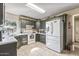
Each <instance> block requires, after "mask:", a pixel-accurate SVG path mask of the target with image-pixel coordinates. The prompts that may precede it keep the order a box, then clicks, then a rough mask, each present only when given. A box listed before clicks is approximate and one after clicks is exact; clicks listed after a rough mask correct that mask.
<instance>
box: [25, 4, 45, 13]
mask: <svg viewBox="0 0 79 59" xmlns="http://www.w3.org/2000/svg"><path fill="white" fill-rule="evenodd" d="M26 6H28V7H30V8H32V9H34V10H36V11H38V12H40V13H45V10H43V9H42V8H40V7H38V6H36V5H35V4H32V3H27V4H26Z"/></svg>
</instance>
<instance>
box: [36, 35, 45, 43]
mask: <svg viewBox="0 0 79 59" xmlns="http://www.w3.org/2000/svg"><path fill="white" fill-rule="evenodd" d="M36 41H37V42H41V43H44V44H45V43H46V36H45V35H42V34H36Z"/></svg>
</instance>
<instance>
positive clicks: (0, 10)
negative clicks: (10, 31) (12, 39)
mask: <svg viewBox="0 0 79 59" xmlns="http://www.w3.org/2000/svg"><path fill="white" fill-rule="evenodd" d="M3 9H4V6H3V3H0V25H2V24H3Z"/></svg>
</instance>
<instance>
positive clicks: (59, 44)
mask: <svg viewBox="0 0 79 59" xmlns="http://www.w3.org/2000/svg"><path fill="white" fill-rule="evenodd" d="M46 46H47V47H48V48H49V49H51V50H54V51H56V52H62V51H63V21H62V20H61V18H54V19H53V20H52V21H48V22H46Z"/></svg>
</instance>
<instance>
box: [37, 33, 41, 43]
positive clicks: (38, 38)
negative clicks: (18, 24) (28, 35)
mask: <svg viewBox="0 0 79 59" xmlns="http://www.w3.org/2000/svg"><path fill="white" fill-rule="evenodd" d="M39 41H40V34H36V42H39Z"/></svg>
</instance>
